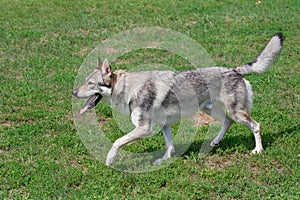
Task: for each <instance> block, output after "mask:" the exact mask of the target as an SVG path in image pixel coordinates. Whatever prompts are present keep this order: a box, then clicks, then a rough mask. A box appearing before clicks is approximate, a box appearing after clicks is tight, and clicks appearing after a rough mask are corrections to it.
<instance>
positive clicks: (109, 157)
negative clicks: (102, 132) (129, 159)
mask: <svg viewBox="0 0 300 200" xmlns="http://www.w3.org/2000/svg"><path fill="white" fill-rule="evenodd" d="M117 151H118V149H117V148H116V147H114V146H113V147H112V148H111V149H110V151H109V152H108V154H107V157H106V162H105V164H106V166H108V167H109V166H111V165H112V164H113V163H114V162H115V159H116V156H117Z"/></svg>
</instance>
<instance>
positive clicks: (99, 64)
mask: <svg viewBox="0 0 300 200" xmlns="http://www.w3.org/2000/svg"><path fill="white" fill-rule="evenodd" d="M102 65H103V62H102V60H101V58H100V57H98V69H101V68H102Z"/></svg>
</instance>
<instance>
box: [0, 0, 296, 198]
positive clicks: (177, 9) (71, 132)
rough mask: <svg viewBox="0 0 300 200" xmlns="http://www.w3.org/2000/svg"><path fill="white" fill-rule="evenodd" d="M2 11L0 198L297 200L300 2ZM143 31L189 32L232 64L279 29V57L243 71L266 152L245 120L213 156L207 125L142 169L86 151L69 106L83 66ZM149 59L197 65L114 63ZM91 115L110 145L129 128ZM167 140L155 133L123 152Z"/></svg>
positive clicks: (0, 5) (16, 4) (99, 112)
mask: <svg viewBox="0 0 300 200" xmlns="http://www.w3.org/2000/svg"><path fill="white" fill-rule="evenodd" d="M0 13H1V14H0V85H1V89H0V91H1V98H0V100H1V104H0V106H1V107H0V199H299V198H300V190H299V188H300V184H299V182H300V181H299V180H300V166H299V165H300V148H299V147H300V120H299V118H300V68H299V66H300V59H299V56H300V48H299V44H300V36H299V33H300V24H299V21H300V1H298V0H287V1H279V0H268V1H266V0H261V1H255V0H254V1H252V0H251V1H246V0H242V1H237V0H225V1H217V0H207V1H197V0H188V1H180V0H174V1H150V2H149V1H145V0H141V1H129V0H124V1H115V0H103V1H94V0H91V1H69V0H67V1H45V0H41V1H37V0H23V1H17V0H10V1H8V0H2V1H1V2H0ZM146 27H155V28H161V29H168V30H172V31H175V32H177V33H181V34H183V35H185V36H186V37H189V38H191V39H192V40H193V41H196V42H197V43H198V44H200V45H201V46H202V47H203V48H204V49H205V50H206V52H207V53H208V54H209V55H210V57H211V58H212V60H213V63H215V64H216V65H220V66H226V67H234V66H236V65H239V64H243V63H246V62H250V61H252V60H253V59H254V58H255V56H256V55H257V54H258V53H259V52H260V51H261V49H262V48H263V47H264V45H265V44H266V42H267V41H268V39H269V38H270V37H271V36H272V35H274V34H275V33H277V32H282V33H283V35H284V39H285V41H284V49H283V50H282V52H281V55H280V57H279V58H278V59H277V61H276V62H275V64H274V65H273V66H272V67H270V68H269V70H268V71H267V72H266V73H264V74H259V75H258V74H253V75H248V76H247V77H246V78H247V79H248V80H249V81H250V82H251V84H252V86H253V90H254V97H255V98H254V106H253V110H252V115H253V117H254V118H255V119H256V121H258V122H259V123H260V124H261V126H262V139H263V145H264V148H265V151H264V152H263V153H262V154H260V155H251V154H250V152H251V150H252V149H253V148H254V138H253V135H252V133H251V131H250V130H248V129H247V128H245V127H243V126H241V125H238V124H235V125H233V126H232V127H231V129H230V131H229V132H228V133H227V135H226V136H225V138H224V140H223V141H222V142H221V144H220V146H219V147H217V148H214V149H213V150H212V151H211V152H210V153H209V154H208V155H207V156H205V157H198V153H199V150H200V147H201V144H202V143H203V141H204V139H205V134H206V132H207V131H208V129H209V126H207V125H203V126H201V127H200V128H199V129H198V130H197V132H196V135H195V137H194V139H193V141H192V142H191V145H190V146H189V147H188V149H187V150H186V151H185V152H184V153H183V155H180V156H178V157H177V158H176V159H173V160H172V162H170V163H169V164H168V165H165V166H164V167H158V169H157V170H152V171H146V172H143V173H130V172H124V171H121V170H118V169H117V168H116V167H115V168H110V167H107V166H105V164H104V162H103V159H102V158H105V155H106V154H107V152H106V151H103V152H100V153H99V152H98V153H97V155H95V152H96V151H95V152H93V151H92V150H90V149H89V148H88V147H87V145H86V142H87V140H85V139H86V138H83V137H82V135H80V134H79V131H78V127H77V126H76V123H75V121H76V116H74V115H73V112H72V104H73V103H72V102H73V101H74V99H72V98H73V97H72V95H71V91H72V89H73V88H74V83H75V82H76V81H75V80H76V77H77V74H78V71H79V69H80V66H82V64H83V63H84V62H85V61H86V58H87V57H88V55H90V52H92V50H93V49H95V47H97V46H98V45H100V46H101V44H103V42H104V41H107V40H109V39H110V38H112V37H114V36H116V34H120V33H124V32H126V31H128V30H132V29H136V28H146ZM151 63H156V64H160V66H162V67H165V66H171V67H172V69H175V70H184V69H188V68H190V67H191V66H190V65H189V63H188V62H187V61H186V60H184V59H183V58H181V57H180V56H178V55H176V54H174V52H173V53H172V52H169V51H166V50H162V49H149V48H148V49H147V48H144V49H138V50H135V51H132V52H128V53H126V54H123V55H121V56H119V57H118V58H117V59H115V60H113V61H112V63H111V64H112V67H113V68H116V69H125V70H128V71H134V69H137V68H138V67H139V66H146V65H151ZM139 68H140V67H139ZM76 84H77V83H75V85H76ZM95 111H96V117H97V120H98V121H97V123H100V125H101V129H102V131H103V132H104V134H105V136H106V138H108V139H109V140H111V141H114V140H115V139H116V138H118V137H120V136H121V135H123V134H125V132H126V131H127V129H130V127H131V126H129V127H120V126H119V124H118V123H117V122H116V120H115V118H116V117H117V116H118V115H117V114H115V113H114V112H113V111H111V109H110V108H109V107H108V106H106V105H105V104H102V103H101V104H100V105H99V106H97V108H96V109H95ZM74 118H75V120H74ZM123 124H128V123H127V122H126V121H125V122H124V123H123ZM99 128H100V126H99ZM177 129H178V125H175V127H174V130H177ZM124 130H126V131H124ZM177 134H179V133H177ZM88 139H90V140H92V139H93V138H92V137H90V138H88ZM98 139H99V138H98ZM95 141H97V140H96V139H95ZM178 145H180V144H178ZM163 146H164V141H163V137H162V135H161V134H160V133H158V134H156V135H155V136H153V137H152V138H147V139H145V140H143V141H138V142H136V143H134V144H132V145H130V146H128V147H125V148H124V149H125V150H126V151H128V152H140V153H141V152H151V151H156V150H158V149H161V148H163ZM97 156H100V157H101V158H97ZM118 164H122V160H120V161H119V162H118Z"/></svg>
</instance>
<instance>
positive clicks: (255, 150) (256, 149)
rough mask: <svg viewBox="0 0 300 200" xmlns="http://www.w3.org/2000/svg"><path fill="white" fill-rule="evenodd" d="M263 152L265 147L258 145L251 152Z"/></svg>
mask: <svg viewBox="0 0 300 200" xmlns="http://www.w3.org/2000/svg"><path fill="white" fill-rule="evenodd" d="M261 152H263V148H257V147H256V148H255V149H253V150H252V152H251V153H252V154H258V153H261Z"/></svg>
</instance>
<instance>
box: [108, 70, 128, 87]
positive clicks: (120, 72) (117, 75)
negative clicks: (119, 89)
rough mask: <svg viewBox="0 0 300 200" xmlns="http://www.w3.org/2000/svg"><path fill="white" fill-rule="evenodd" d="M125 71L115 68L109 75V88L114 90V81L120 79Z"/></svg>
mask: <svg viewBox="0 0 300 200" xmlns="http://www.w3.org/2000/svg"><path fill="white" fill-rule="evenodd" d="M126 73H127V72H126V71H125V70H115V71H114V72H113V73H112V75H111V89H112V91H113V90H114V87H115V85H116V83H117V82H118V81H119V80H120V79H121V77H122V76H123V75H125V74H126Z"/></svg>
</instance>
